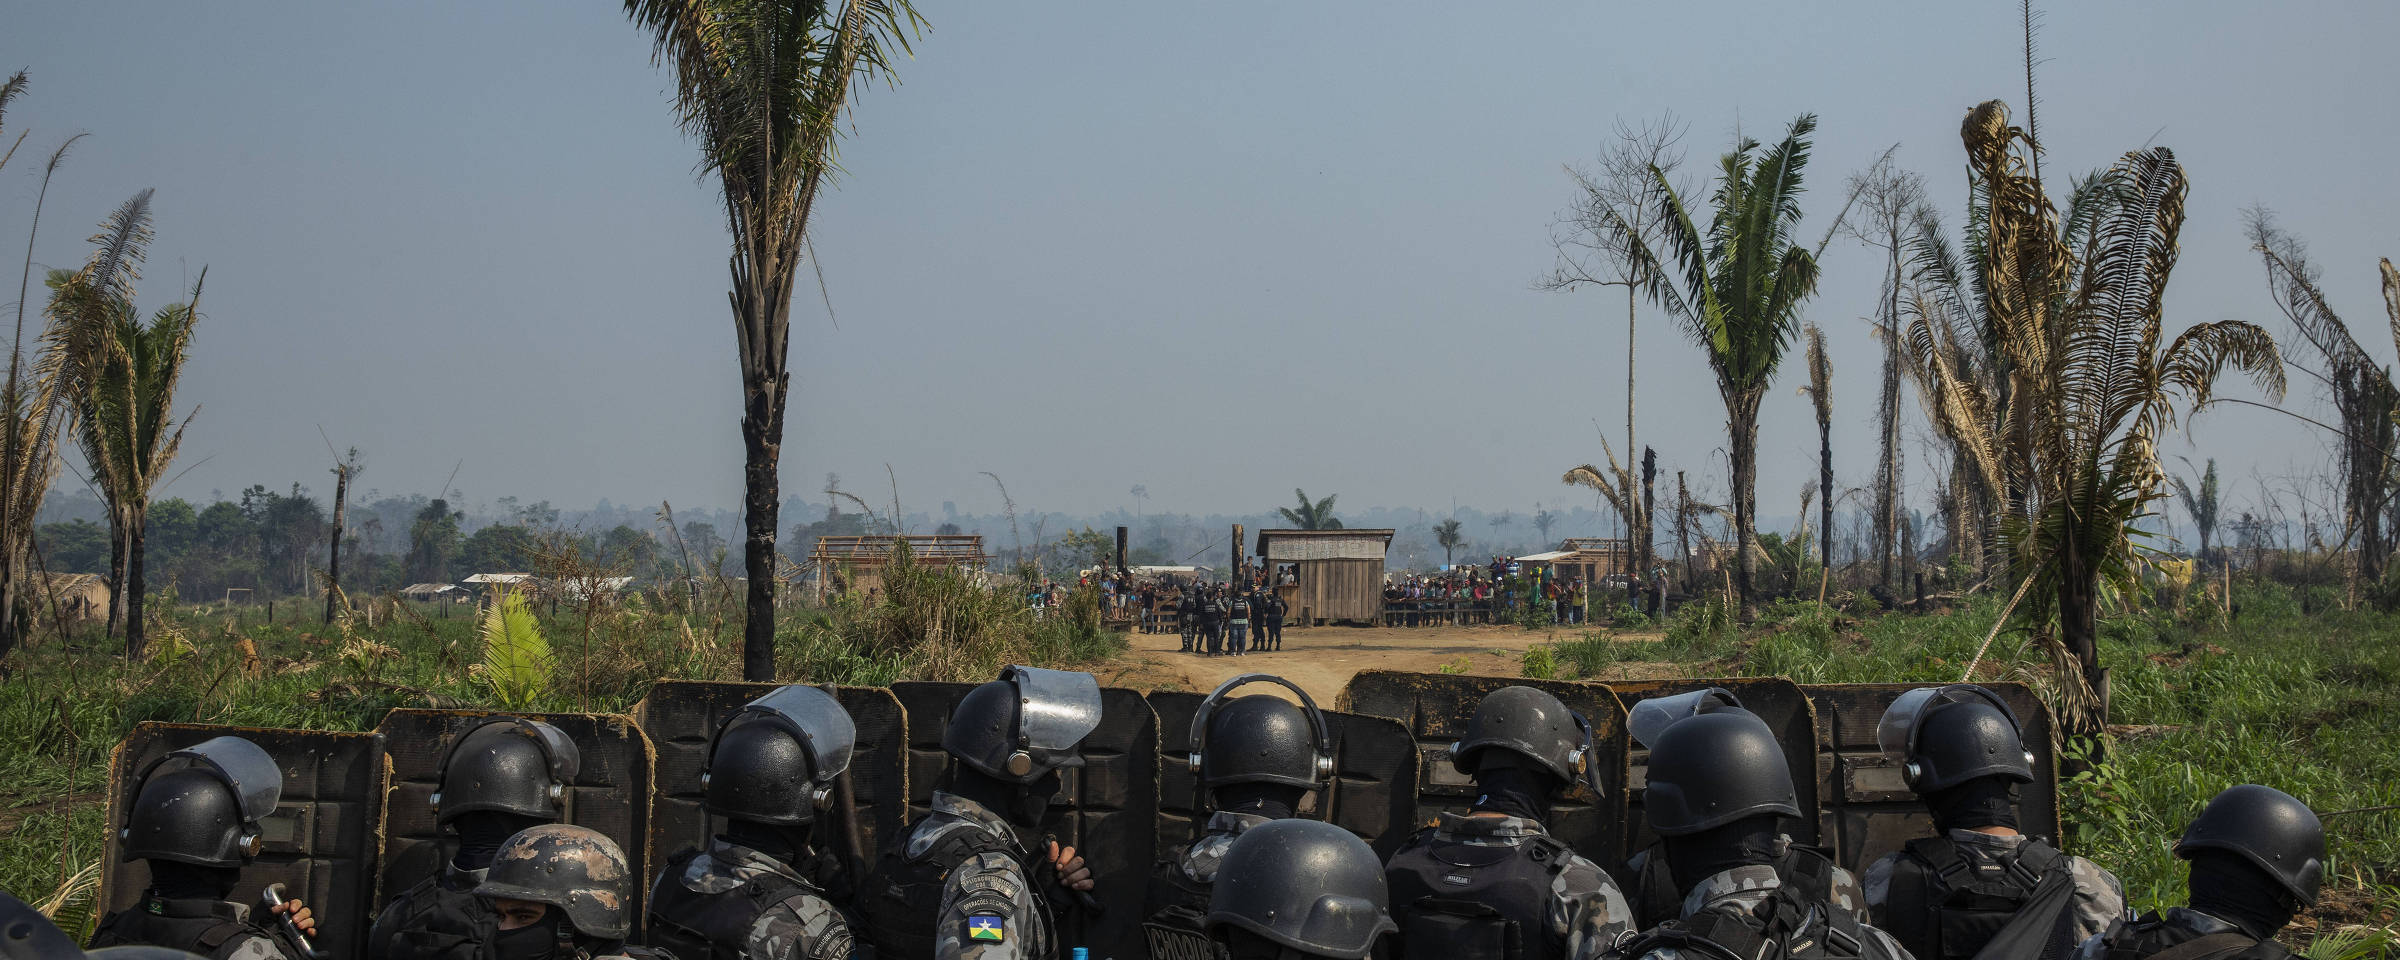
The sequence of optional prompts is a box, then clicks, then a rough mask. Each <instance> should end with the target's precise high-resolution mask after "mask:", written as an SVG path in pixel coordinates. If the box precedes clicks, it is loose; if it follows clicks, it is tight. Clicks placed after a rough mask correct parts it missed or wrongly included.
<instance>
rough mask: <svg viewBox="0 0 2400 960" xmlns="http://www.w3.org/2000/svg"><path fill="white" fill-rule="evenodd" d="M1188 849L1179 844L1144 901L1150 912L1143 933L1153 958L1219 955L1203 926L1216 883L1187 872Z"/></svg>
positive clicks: (1208, 959) (1206, 959)
mask: <svg viewBox="0 0 2400 960" xmlns="http://www.w3.org/2000/svg"><path fill="white" fill-rule="evenodd" d="M1185 849H1187V848H1182V847H1178V848H1176V850H1175V851H1174V853H1173V855H1171V856H1169V857H1167V858H1166V859H1165V860H1162V861H1160V862H1159V864H1158V869H1157V870H1155V871H1152V873H1151V875H1150V892H1149V896H1148V897H1147V898H1146V899H1145V900H1144V901H1143V905H1144V908H1145V909H1146V910H1148V911H1149V914H1148V919H1147V920H1145V921H1144V922H1143V924H1142V935H1143V938H1144V939H1145V940H1147V941H1148V942H1149V945H1150V958H1151V960H1213V958H1214V957H1215V956H1216V950H1215V947H1214V946H1213V945H1212V944H1210V943H1209V941H1208V936H1207V933H1206V932H1205V927H1204V926H1203V921H1205V920H1207V919H1208V901H1209V897H1210V896H1211V895H1213V894H1214V893H1215V892H1216V885H1215V884H1209V883H1202V882H1200V881H1198V880H1194V879H1192V875H1191V874H1188V873H1185V872H1183V853H1184V850H1185Z"/></svg>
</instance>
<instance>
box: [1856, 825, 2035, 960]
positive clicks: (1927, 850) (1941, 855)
mask: <svg viewBox="0 0 2400 960" xmlns="http://www.w3.org/2000/svg"><path fill="white" fill-rule="evenodd" d="M1903 849H1904V851H1905V853H1904V855H1902V856H1901V857H1900V858H1899V859H1898V860H1896V861H1894V862H1893V864H1892V885H1891V893H1890V894H1889V896H1888V897H1887V898H1886V899H1885V901H1884V907H1883V910H1882V911H1881V913H1880V914H1879V919H1881V920H1882V923H1880V924H1878V926H1880V927H1881V928H1882V929H1883V931H1884V932H1885V933H1889V934H1891V935H1892V937H1893V938H1894V939H1897V940H1899V941H1900V945H1901V946H1903V947H1907V948H1908V952H1909V953H1910V954H1912V955H1914V956H1915V957H1916V958H1917V960H1964V958H1967V957H1972V956H1974V955H1975V954H1976V952H1977V951H1980V950H1982V949H1983V947H1984V944H1987V943H1990V942H1991V940H1992V936H1993V935H1994V934H1997V933H1999V932H2000V929H2001V928H2002V927H2006V926H2008V924H2009V921H2011V920H2013V919H2015V918H2016V916H2017V913H2018V911H2020V910H2022V909H2024V908H2025V907H2026V903H2027V901H2029V900H2031V899H2032V898H2033V893H2034V888H2035V887H2038V886H2041V883H2042V880H2043V879H2044V878H2046V877H2048V876H2049V875H2050V874H2051V873H2052V872H2054V871H2065V870H2069V869H2071V868H2070V867H2069V866H2068V864H2067V856H2066V854H2063V853H2060V852H2058V848H2056V847H2053V846H2051V845H2049V844H2047V843H2043V842H2042V841H2040V840H2036V839H2031V838H2027V839H2026V840H2025V841H2024V842H2023V843H2022V844H2020V845H2019V846H2018V847H2017V848H2016V850H2015V851H2014V852H2008V853H1999V854H1997V856H1995V857H1994V862H1993V863H1992V864H1991V865H1990V866H1988V867H1986V868H1983V869H1978V868H1977V867H1976V866H1975V865H1974V864H1972V863H1971V862H1970V861H1968V859H1967V858H1965V857H1962V856H1960V855H1959V852H1958V845H1957V844H1955V843H1953V842H1951V841H1950V840H1949V838H1947V837H1919V838H1917V839H1915V840H1911V841H1909V842H1908V844H1907V846H1906V847H1905V848H1903ZM2067 882H2069V883H2072V882H2073V881H2072V880H2071V879H2070V880H2068V881H2067ZM2063 905H2064V906H2065V907H2066V908H2067V909H2073V906H2074V898H2073V897H2072V896H2069V897H2067V898H2065V902H2064V904H2063ZM2053 913H2054V914H2055V913H2056V910H2055V909H2054V910H2053ZM2055 920H2056V917H2055V916H2054V917H2053V921H2055Z"/></svg>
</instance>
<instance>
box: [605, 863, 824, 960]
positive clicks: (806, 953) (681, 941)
mask: <svg viewBox="0 0 2400 960" xmlns="http://www.w3.org/2000/svg"><path fill="white" fill-rule="evenodd" d="M650 934H651V939H652V940H653V941H654V943H653V944H652V945H653V946H661V947H667V948H669V949H671V950H672V951H673V952H674V953H675V954H676V955H677V956H679V957H682V958H683V960H708V958H711V957H713V958H715V960H847V958H848V957H849V956H850V952H851V934H850V922H849V920H848V918H846V917H844V916H843V915H842V913H841V911H840V910H838V909H836V908H835V907H834V905H833V904H832V903H831V902H829V901H827V900H826V899H825V897H824V896H823V895H822V893H821V891H819V890H818V889H817V888H816V886H815V885H813V884H811V883H809V882H808V881H807V880H806V879H804V878H803V877H801V875H800V874H799V873H798V872H797V871H795V870H793V869H792V868H791V867H790V866H787V865H785V864H784V863H783V862H781V861H779V860H776V859H775V858H773V857H770V856H767V855H766V854H763V853H760V852H758V851H756V850H752V849H750V848H748V847H744V846H740V845H737V844H732V843H727V842H725V841H724V840H722V839H711V840H710V841H709V844H708V847H707V849H705V850H687V851H685V852H683V853H682V854H680V855H678V856H676V857H675V858H674V859H673V860H670V861H668V862H667V867H666V869H665V870H664V871H662V872H660V873H659V876H658V882H657V883H656V884H654V885H652V887H651V889H650Z"/></svg>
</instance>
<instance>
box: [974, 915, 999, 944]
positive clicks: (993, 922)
mask: <svg viewBox="0 0 2400 960" xmlns="http://www.w3.org/2000/svg"><path fill="white" fill-rule="evenodd" d="M967 939H969V940H973V941H977V942H980V943H1007V942H1008V921H1007V920H1006V919H1004V918H1002V917H1001V916H1000V915H999V914H997V913H978V914H972V915H970V916H968V917H967Z"/></svg>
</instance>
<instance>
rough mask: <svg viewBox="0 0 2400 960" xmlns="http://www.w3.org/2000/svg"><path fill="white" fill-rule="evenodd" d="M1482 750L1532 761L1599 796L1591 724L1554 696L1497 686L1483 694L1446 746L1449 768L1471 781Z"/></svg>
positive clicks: (1522, 688) (1478, 764) (1529, 688)
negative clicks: (1463, 727) (1461, 729)
mask: <svg viewBox="0 0 2400 960" xmlns="http://www.w3.org/2000/svg"><path fill="white" fill-rule="evenodd" d="M1486 749H1500V750H1506V751H1508V752H1510V753H1514V754H1517V755H1519V756H1522V757H1525V758H1526V759H1529V760H1532V761H1533V762H1534V763H1536V764H1539V765H1540V766H1541V768H1542V769H1544V770H1548V771H1550V772H1551V773H1552V774H1554V775H1556V776H1557V777H1558V778H1559V779H1560V780H1562V781H1565V782H1568V783H1582V784H1583V785H1584V786H1585V787H1587V788H1589V789H1590V790H1591V791H1592V794H1593V795H1594V796H1598V795H1599V794H1600V793H1601V790H1600V777H1599V771H1598V770H1597V769H1596V768H1595V767H1594V764H1593V763H1592V756H1593V753H1594V750H1593V748H1592V724H1591V721H1589V720H1586V719H1584V716H1583V714H1580V713H1576V712H1575V711H1573V710H1569V709H1567V705H1566V704H1564V703H1560V702H1559V700H1558V698H1557V697H1554V696H1551V695H1550V694H1549V693H1547V692H1545V691H1542V690H1537V689H1534V688H1532V687H1501V688H1500V689H1498V690H1494V691H1492V692H1491V693H1488V694H1485V695H1484V698H1483V702H1482V703H1479V704H1476V705H1475V715H1474V716H1473V717H1470V718H1468V720H1467V730H1466V733H1465V735H1463V736H1461V737H1460V738H1459V739H1458V740H1457V741H1456V742H1453V743H1452V744H1450V765H1451V766H1452V767H1453V768H1456V769H1457V770H1458V772H1460V773H1463V774H1466V775H1467V776H1470V777H1472V776H1474V775H1475V771H1476V768H1477V767H1478V766H1480V765H1481V764H1482V760H1481V759H1480V756H1481V754H1482V753H1483V751H1484V750H1486Z"/></svg>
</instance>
